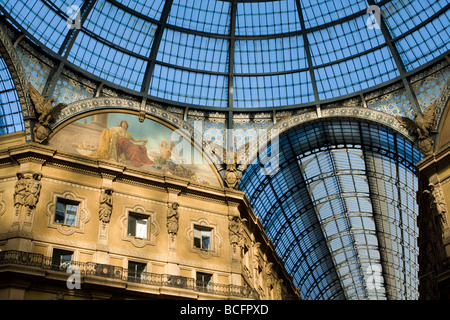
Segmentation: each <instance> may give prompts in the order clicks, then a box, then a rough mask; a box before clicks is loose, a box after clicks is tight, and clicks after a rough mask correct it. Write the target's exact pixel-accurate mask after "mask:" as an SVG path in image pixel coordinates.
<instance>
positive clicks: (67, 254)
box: [52, 249, 73, 271]
mask: <svg viewBox="0 0 450 320" xmlns="http://www.w3.org/2000/svg"><path fill="white" fill-rule="evenodd" d="M72 258H73V251H68V250H61V249H53V255H52V269H53V270H63V271H64V270H65V269H66V268H67V267H68V266H69V264H70V261H72Z"/></svg>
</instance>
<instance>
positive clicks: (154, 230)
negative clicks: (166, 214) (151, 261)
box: [119, 205, 159, 248]
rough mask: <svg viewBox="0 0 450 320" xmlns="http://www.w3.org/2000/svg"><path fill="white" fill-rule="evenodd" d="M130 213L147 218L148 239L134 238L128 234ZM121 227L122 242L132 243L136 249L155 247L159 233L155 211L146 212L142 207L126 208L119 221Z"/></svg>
mask: <svg viewBox="0 0 450 320" xmlns="http://www.w3.org/2000/svg"><path fill="white" fill-rule="evenodd" d="M130 213H137V214H140V215H143V216H146V217H147V219H148V220H147V237H146V238H139V237H134V236H131V235H129V234H128V217H129V215H130ZM119 226H120V228H121V229H122V240H124V241H129V242H131V243H132V244H133V245H134V246H135V247H138V248H143V247H145V246H146V245H155V239H156V236H157V235H158V233H159V225H158V223H157V222H156V214H155V212H154V211H150V210H146V209H145V208H144V207H143V206H141V205H136V206H134V207H125V212H124V214H123V215H122V216H121V217H120V219H119Z"/></svg>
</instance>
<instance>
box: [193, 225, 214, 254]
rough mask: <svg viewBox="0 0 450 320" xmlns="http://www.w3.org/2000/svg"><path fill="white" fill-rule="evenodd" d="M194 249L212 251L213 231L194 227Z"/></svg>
mask: <svg viewBox="0 0 450 320" xmlns="http://www.w3.org/2000/svg"><path fill="white" fill-rule="evenodd" d="M194 247H196V248H199V249H203V250H211V229H210V228H205V227H200V226H194Z"/></svg>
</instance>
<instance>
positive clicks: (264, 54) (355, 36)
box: [0, 0, 450, 108]
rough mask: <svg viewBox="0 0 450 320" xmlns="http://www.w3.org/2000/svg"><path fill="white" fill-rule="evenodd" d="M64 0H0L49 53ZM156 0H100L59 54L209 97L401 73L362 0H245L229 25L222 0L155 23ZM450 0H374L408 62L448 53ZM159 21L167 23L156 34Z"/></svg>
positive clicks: (241, 102)
mask: <svg viewBox="0 0 450 320" xmlns="http://www.w3.org/2000/svg"><path fill="white" fill-rule="evenodd" d="M73 3H75V4H76V5H78V6H80V7H81V6H82V5H83V2H82V1H81V0H77V1H75V2H69V1H64V0H58V1H54V2H52V1H50V0H33V1H25V0H0V4H1V5H2V6H3V10H4V12H6V13H7V14H8V15H9V16H10V17H11V19H13V21H15V22H16V23H17V24H18V25H19V26H21V27H22V28H23V29H24V30H27V32H29V33H30V35H31V36H32V39H35V40H36V41H39V42H40V43H42V44H43V45H44V46H46V47H47V48H49V49H50V50H52V51H54V52H58V51H59V50H60V49H61V47H62V45H63V42H64V39H65V38H66V36H67V35H68V31H69V29H68V28H67V18H68V11H67V9H68V7H69V5H71V4H73ZM164 3H165V2H164V1H158V0H153V1H143V0H133V1H129V2H126V1H125V2H124V1H123V0H120V1H117V2H116V0H111V1H109V0H98V1H97V2H96V3H95V5H94V7H93V9H92V10H91V12H90V13H89V15H88V17H87V19H86V21H85V23H84V25H83V26H82V30H81V32H79V33H78V35H77V37H76V39H75V42H74V45H73V47H72V48H70V52H69V54H68V61H69V62H71V63H73V64H74V65H76V66H78V67H80V68H82V69H84V70H86V71H88V72H89V73H92V74H93V75H95V76H97V77H100V78H103V79H105V80H106V81H109V82H112V83H114V84H116V85H119V86H123V87H125V88H127V89H130V90H132V91H135V92H140V91H141V90H142V83H143V79H144V77H145V72H146V70H149V66H150V64H154V65H155V67H153V68H150V70H153V74H152V75H151V78H152V80H151V85H152V87H151V88H150V90H149V91H148V93H149V95H150V96H155V97H157V98H162V99H166V100H171V101H174V102H180V103H188V104H191V103H192V104H194V105H198V106H209V107H230V106H231V107H234V108H274V107H283V106H292V105H302V104H311V103H317V102H320V100H328V99H333V98H339V97H340V96H346V95H351V94H356V93H358V92H361V91H364V90H368V89H370V88H371V87H373V86H376V85H380V84H382V83H384V82H386V81H390V80H393V79H399V76H401V74H400V71H399V68H398V66H397V65H396V63H395V59H394V57H393V55H394V53H392V52H391V50H390V48H389V47H388V44H387V41H386V38H385V35H383V33H382V31H381V30H380V29H376V28H369V27H368V26H367V21H368V19H369V18H370V17H371V16H370V15H369V14H367V12H366V10H367V7H368V4H367V2H366V1H342V2H340V3H339V4H338V3H337V2H335V1H328V0H327V1H323V0H322V1H307V0H298V1H297V0H281V1H262V2H245V1H242V2H238V3H237V5H236V7H235V8H236V12H235V19H236V20H235V21H234V22H233V23H232V21H231V19H232V17H234V15H232V4H231V2H228V1H218V0H215V1H207V0H201V1H200V0H199V1H188V2H186V1H181V0H174V1H173V4H172V5H171V8H170V12H169V13H168V15H167V21H165V22H160V19H161V17H162V16H163V8H164ZM298 4H300V7H297V5H298ZM448 7H449V4H448V3H447V1H444V0H441V1H418V0H410V1H399V0H393V1H388V2H383V3H382V5H380V10H381V14H382V17H383V20H384V23H385V25H386V27H387V30H388V33H389V37H390V38H392V40H393V43H394V46H395V47H396V49H397V50H398V53H399V55H400V58H401V61H402V63H403V64H404V66H405V69H406V71H407V72H408V71H413V70H414V69H415V68H418V67H420V66H422V65H424V64H426V63H427V62H429V61H431V60H433V59H435V58H437V57H440V56H442V55H445V54H446V53H447V52H448V50H449V48H450V47H449V41H448V40H449V31H448V26H449V14H450V13H449V11H448ZM430 17H431V19H430ZM302 19H303V25H304V30H302V21H301V20H302ZM162 23H163V24H162ZM232 25H235V30H233V32H232V30H230V27H231V26H232ZM158 28H164V30H162V37H161V42H157V43H156V44H154V37H155V34H156V32H157V30H158ZM305 38H306V39H307V40H308V43H309V46H308V47H305ZM154 45H155V46H157V47H155V48H153V46H154ZM230 46H232V47H233V48H230ZM63 49H64V48H63ZM152 49H154V51H155V52H156V55H155V60H153V61H152V60H151V52H152ZM231 49H232V50H231ZM307 51H308V52H307ZM230 52H232V53H233V54H234V56H233V57H232V59H231V58H230ZM308 54H310V56H311V65H309V63H308ZM230 62H233V65H232V66H230ZM156 66H157V67H156ZM162 72H164V73H162ZM312 74H313V75H314V77H315V81H316V82H315V83H312V78H311V75H312ZM230 77H232V78H231V79H230ZM231 86H232V87H231ZM315 88H317V94H318V99H319V101H315V96H314V89H315ZM170 90H175V91H176V92H174V93H170ZM184 90H188V91H184ZM229 94H233V99H229Z"/></svg>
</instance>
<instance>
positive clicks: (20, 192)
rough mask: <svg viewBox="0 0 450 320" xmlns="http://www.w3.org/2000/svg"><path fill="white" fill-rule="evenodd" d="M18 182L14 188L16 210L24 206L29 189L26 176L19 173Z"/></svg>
mask: <svg viewBox="0 0 450 320" xmlns="http://www.w3.org/2000/svg"><path fill="white" fill-rule="evenodd" d="M16 176H17V182H16V185H15V187H14V206H15V207H16V208H18V207H20V206H23V204H24V200H23V199H24V198H25V194H26V189H27V180H26V179H25V176H24V174H23V173H21V172H17V174H16Z"/></svg>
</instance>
